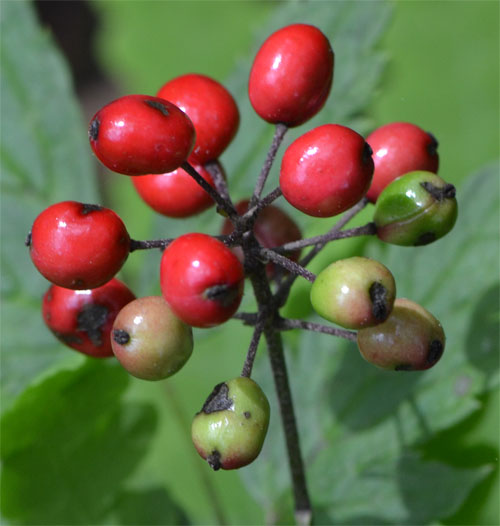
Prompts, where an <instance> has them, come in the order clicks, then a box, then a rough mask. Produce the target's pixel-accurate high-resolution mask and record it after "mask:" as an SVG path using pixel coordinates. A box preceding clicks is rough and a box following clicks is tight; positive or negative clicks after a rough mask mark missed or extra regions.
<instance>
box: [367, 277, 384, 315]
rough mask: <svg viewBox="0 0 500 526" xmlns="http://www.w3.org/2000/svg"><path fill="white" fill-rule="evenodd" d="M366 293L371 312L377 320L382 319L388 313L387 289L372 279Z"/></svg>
mask: <svg viewBox="0 0 500 526" xmlns="http://www.w3.org/2000/svg"><path fill="white" fill-rule="evenodd" d="M368 293H369V294H370V300H371V302H372V314H373V316H374V318H375V319H376V320H377V321H380V322H382V321H384V320H386V319H387V316H388V315H389V312H388V309H387V289H386V288H385V287H384V286H383V285H382V283H379V282H378V281H374V282H373V283H372V284H371V286H370V288H369V290H368Z"/></svg>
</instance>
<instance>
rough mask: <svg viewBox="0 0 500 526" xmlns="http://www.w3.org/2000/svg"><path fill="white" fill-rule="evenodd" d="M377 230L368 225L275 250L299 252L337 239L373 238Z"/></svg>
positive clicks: (310, 238)
mask: <svg viewBox="0 0 500 526" xmlns="http://www.w3.org/2000/svg"><path fill="white" fill-rule="evenodd" d="M376 231H377V228H376V227H375V223H367V224H366V225H363V226H358V227H356V228H350V229H348V230H341V231H340V232H337V231H335V232H328V233H327V234H323V235H321V236H314V237H308V238H306V239H299V240H298V241H292V242H290V243H285V244H284V245H280V246H279V247H273V250H275V251H276V252H289V251H292V250H297V249H299V248H304V247H310V246H311V245H317V244H319V243H328V242H330V241H335V240H337V239H346V238H348V237H357V236H371V235H373V234H375V233H376Z"/></svg>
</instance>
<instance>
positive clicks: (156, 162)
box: [27, 24, 457, 507]
mask: <svg viewBox="0 0 500 526" xmlns="http://www.w3.org/2000/svg"><path fill="white" fill-rule="evenodd" d="M333 70H334V53H333V50H332V48H331V46H330V43H329V41H328V39H327V38H326V37H325V35H324V34H323V33H322V32H321V31H320V30H319V29H317V28H316V27H313V26H310V25H306V24H294V25H290V26H287V27H284V28H282V29H280V30H279V31H277V32H275V33H274V34H272V35H271V36H270V37H269V38H268V39H267V40H266V41H265V42H264V43H263V45H262V47H261V48H260V50H259V52H258V53H257V55H256V57H255V60H254V63H253V65H252V68H251V71H250V78H249V85H248V91H249V98H250V101H251V104H252V106H253V108H254V109H255V111H256V112H257V114H258V115H259V116H260V117H262V118H263V119H264V120H266V121H267V122H269V123H272V124H275V125H276V131H275V136H274V139H273V143H272V145H271V147H270V150H269V153H268V157H267V159H266V160H265V163H264V166H263V169H262V172H261V174H260V175H259V177H258V178H257V181H256V186H255V190H254V193H253V195H251V196H249V197H248V199H245V200H243V201H241V202H239V203H237V204H233V202H232V200H231V197H230V195H229V191H228V180H227V178H226V175H225V173H224V170H223V168H222V166H221V164H220V162H219V161H218V158H219V156H220V155H221V154H222V153H223V152H224V150H225V149H226V147H227V146H228V145H229V144H230V142H231V140H232V139H233V137H234V136H235V134H236V132H237V129H238V126H239V112H238V108H237V105H236V103H235V101H234V99H233V97H232V96H231V94H230V93H229V92H228V91H227V89H226V88H225V87H224V86H222V85H221V84H220V83H218V82H217V81H215V80H213V79H211V78H209V77H206V76H203V75H197V74H189V75H183V76H181V77H178V78H175V79H173V80H170V81H168V82H167V83H166V84H165V85H163V86H162V87H161V88H160V90H159V91H158V93H157V96H155V97H153V96H149V95H128V96H124V97H121V98H119V99H117V100H115V101H113V102H111V103H109V104H108V105H106V106H104V107H103V108H102V109H100V110H99V111H98V112H97V113H96V114H95V116H94V117H93V118H92V120H91V122H90V126H89V139H90V146H91V147H92V149H93V151H94V153H95V155H96V156H97V157H98V159H99V160H100V161H101V162H102V163H103V164H104V165H105V166H106V167H107V168H109V169H110V170H113V171H115V172H119V173H122V174H125V175H129V176H132V177H131V178H132V181H133V184H134V187H135V189H136V190H137V192H138V194H139V195H140V196H141V198H142V199H143V200H144V201H145V202H146V203H147V204H148V205H149V206H150V207H151V208H152V209H153V210H155V211H156V212H158V213H160V214H163V215H165V216H168V217H174V218H182V217H189V216H192V215H195V214H198V213H200V212H201V211H203V210H205V209H207V208H208V207H210V206H212V205H213V204H216V205H217V208H216V209H217V212H219V213H220V214H221V215H223V216H224V217H225V220H224V223H223V226H222V229H221V233H220V235H217V236H209V235H206V234H201V233H187V234H185V235H181V236H180V237H178V238H177V239H160V240H154V241H137V240H133V239H131V238H130V236H129V234H128V232H127V229H126V227H125V225H124V224H123V222H122V221H121V219H120V218H119V217H118V216H117V215H116V214H115V213H114V212H113V211H112V210H109V209H106V208H104V207H102V206H99V205H88V204H82V203H76V202H72V201H65V202H61V203H57V204H54V205H52V206H49V207H48V208H47V209H46V210H44V211H43V212H42V213H41V214H40V215H39V216H38V217H37V218H36V219H35V221H34V223H33V228H32V230H31V232H30V234H29V236H28V239H27V244H28V246H29V250H30V255H31V258H32V261H33V263H34V265H35V266H36V268H37V269H38V270H39V271H40V273H41V274H42V275H43V276H45V277H46V278H47V279H48V280H49V281H50V282H51V283H52V285H51V287H50V288H49V290H48V292H47V293H46V295H45V297H44V300H43V316H44V320H45V322H46V324H47V326H48V327H49V328H50V329H51V330H52V331H53V332H54V334H55V335H56V336H57V337H58V338H59V339H60V340H61V341H62V342H64V343H65V344H67V345H68V346H70V347H72V348H73V349H76V350H78V351H80V352H83V353H85V354H87V355H89V356H94V357H107V356H113V355H114V356H115V357H116V358H117V359H118V361H119V362H120V363H121V364H122V365H123V367H124V368H125V369H126V370H127V371H129V372H130V373H131V374H132V375H134V376H136V377H138V378H142V379H146V380H160V379H163V378H167V377H168V376H171V375H172V374H175V373H176V372H178V371H179V370H180V369H181V368H182V367H183V365H184V364H185V363H186V362H187V360H188V359H189V357H190V356H191V353H192V350H193V335H192V329H191V327H200V328H209V327H214V326H217V325H220V324H222V323H224V322H226V321H227V320H228V319H230V318H237V319H240V320H242V321H243V322H244V323H245V324H247V325H251V326H254V334H253V337H252V340H251V342H250V346H249V349H248V353H247V355H246V358H245V361H244V364H243V370H242V373H241V376H240V377H237V378H234V379H232V380H228V381H226V382H223V383H220V384H218V385H217V386H216V387H215V388H214V390H213V392H212V393H211V394H210V396H209V397H208V398H207V400H206V402H205V403H204V404H203V407H202V409H201V410H200V412H199V413H198V414H197V415H196V416H195V418H194V421H193V426H192V437H193V442H194V444H195V446H196V449H197V450H198V452H199V453H200V455H201V456H202V457H203V458H205V459H206V460H207V461H208V463H209V464H210V466H212V467H213V468H214V469H219V468H223V469H234V468H239V467H242V466H244V465H246V464H248V463H250V462H252V461H253V460H254V459H255V458H256V457H257V455H258V454H259V452H260V450H261V447H262V444H263V442H264V438H265V434H266V431H267V427H268V422H269V403H268V401H267V398H266V396H265V394H264V393H263V392H262V390H261V388H260V387H259V386H258V385H257V384H256V383H255V382H254V381H253V380H251V379H250V376H251V372H252V364H253V360H254V358H255V354H256V350H257V345H258V343H259V339H260V337H261V336H262V335H264V337H265V338H266V340H267V343H268V346H269V352H270V356H271V364H272V367H273V372H274V376H275V381H276V387H277V391H278V398H279V401H280V404H281V408H282V412H283V419H284V421H285V428H286V430H287V431H286V432H287V436H288V437H291V438H290V439H289V440H288V448H289V456H290V457H295V468H294V470H292V471H293V479H294V485H295V486H296V487H300V486H301V485H303V486H304V484H305V482H304V480H303V474H302V475H301V474H300V471H301V469H302V467H301V461H300V460H299V467H298V468H297V458H296V457H297V456H298V457H299V459H300V450H298V451H297V449H298V443H297V441H296V440H295V438H294V436H295V435H296V427H295V420H294V415H293V407H291V403H290V402H291V399H290V394H289V390H288V389H289V388H288V382H287V381H286V368H285V362H284V358H283V356H282V346H281V336H280V332H281V331H283V330H288V329H293V328H303V329H308V330H316V331H319V332H323V333H329V334H333V335H336V336H340V337H344V338H348V339H351V340H357V342H358V346H359V350H360V352H361V355H362V356H363V358H364V359H366V360H367V361H369V362H371V363H372V364H374V365H376V366H378V367H381V368H385V369H392V370H399V371H403V370H404V371H408V370H422V369H427V368H429V367H431V366H433V365H434V364H435V363H436V362H437V361H438V360H439V358H440V357H441V355H442V353H443V350H444V345H445V336H444V332H443V329H442V328H441V325H440V323H439V322H438V320H436V319H435V318H434V317H433V316H432V315H431V314H430V313H429V312H427V311H426V310H425V309H424V308H423V307H421V306H420V305H417V304H415V303H414V302H412V301H410V300H408V299H402V298H397V297H396V284H395V280H394V277H393V276H392V274H391V272H390V270H389V269H388V268H386V267H385V266H384V265H383V264H382V263H379V262H378V261H374V260H372V259H368V258H365V257H352V258H348V259H344V260H340V261H335V262H332V263H331V264H330V265H329V266H327V267H326V268H325V269H324V270H322V271H321V272H320V273H319V274H318V275H317V276H315V275H314V274H312V273H311V272H310V271H309V270H307V268H306V265H307V264H308V263H309V262H310V261H311V260H312V258H313V257H314V256H315V255H316V254H317V253H318V252H319V251H320V250H321V249H322V248H323V247H324V246H325V245H326V244H327V243H329V242H331V241H333V240H335V239H339V238H345V237H351V236H356V235H377V236H378V237H379V238H380V239H381V240H382V241H384V242H386V243H392V244H397V245H405V246H417V245H424V244H427V243H430V242H432V241H435V240H436V239H439V238H440V237H442V236H443V235H445V234H446V233H447V232H448V231H449V230H450V229H451V228H452V227H453V224H454V222H455V219H456V215H457V203H456V199H455V189H454V187H453V186H452V185H450V184H447V183H446V182H445V181H444V180H443V179H441V178H440V177H439V176H438V175H436V172H437V169H438V154H437V141H436V139H435V138H434V136H432V135H431V134H429V133H426V132H424V131H423V130H422V129H421V128H419V127H418V126H416V125H413V124H409V123H404V122H396V123H391V124H387V125H385V126H382V127H381V128H378V129H377V130H375V131H374V132H373V133H372V134H371V135H370V136H368V137H367V138H366V139H365V138H364V137H362V136H361V135H360V134H358V133H357V132H356V131H354V130H352V129H350V128H348V127H346V126H342V125H340V124H325V125H323V126H319V127H316V128H314V129H312V130H309V131H307V132H306V133H304V134H303V135H301V136H300V137H298V138H297V139H296V140H295V141H293V142H292V143H291V144H290V145H289V146H288V148H287V149H286V151H285V152H284V154H283V157H282V161H281V168H280V177H279V187H278V188H276V189H274V190H273V191H271V192H270V193H269V194H267V195H266V196H264V197H262V191H263V188H264V185H265V182H266V178H267V176H268V174H269V171H270V168H271V165H272V163H273V160H274V158H275V156H276V153H277V151H278V148H279V146H280V143H281V141H282V140H283V137H284V136H285V134H286V131H287V129H288V128H290V127H294V126H298V125H300V124H303V123H304V122H306V121H308V120H309V119H310V118H311V117H313V116H314V115H315V114H316V113H318V112H319V110H320V109H321V108H322V107H323V105H324V104H325V101H326V99H327V97H328V95H329V92H330V88H331V86H332V82H333ZM281 195H283V196H284V197H285V199H286V200H287V201H288V202H289V203H290V204H291V205H292V206H293V207H294V208H295V209H297V210H299V211H301V212H303V213H304V214H308V215H310V216H314V217H334V216H337V215H338V214H341V213H342V212H346V211H347V212H346V214H344V215H343V216H342V218H341V219H340V220H339V222H338V223H337V224H336V225H335V226H334V227H333V228H332V229H331V230H330V231H329V232H327V233H326V234H324V235H321V236H316V237H314V238H308V239H302V235H301V232H300V229H299V228H298V226H297V225H296V223H295V222H294V221H293V219H292V218H291V217H289V216H288V215H287V214H286V213H285V212H283V211H282V210H280V209H279V208H278V207H276V206H275V205H273V204H271V203H273V201H275V200H276V199H277V198H279V197H280V196H281ZM369 202H371V203H374V216H373V222H370V223H368V224H366V225H364V226H362V227H357V228H353V229H350V230H348V229H344V226H345V225H346V223H347V222H348V221H349V220H350V219H351V218H352V217H354V215H355V214H356V213H357V212H359V211H360V210H361V209H362V208H364V207H365V206H367V205H368V203H369ZM306 247H311V248H310V250H309V252H308V253H307V254H306V255H305V256H303V257H302V258H301V251H302V249H304V248H306ZM150 248H159V249H161V250H162V251H163V254H162V258H161V265H160V269H159V282H160V287H161V293H162V295H161V296H151V297H145V298H138V299H136V298H135V296H134V295H133V293H132V292H131V291H130V290H128V288H127V287H126V286H125V285H124V284H123V283H121V282H120V281H118V280H117V279H116V278H115V277H114V276H115V275H116V273H117V272H118V271H119V270H120V268H121V267H122V265H123V264H124V263H125V261H126V259H127V257H128V255H129V253H130V252H133V251H135V250H139V249H150ZM298 276H301V277H303V278H305V279H308V280H309V281H311V282H312V287H311V304H312V306H313V307H314V309H315V310H316V312H317V313H318V314H319V315H320V316H321V317H323V318H325V319H326V320H328V321H330V322H333V323H334V324H336V325H338V326H340V327H341V328H337V327H333V326H329V325H321V324H317V323H311V322H307V321H303V320H292V319H286V318H283V317H282V316H281V315H280V309H281V307H282V306H283V305H284V304H285V302H286V300H287V298H288V295H289V292H290V289H291V286H292V284H293V282H294V280H295V279H296V278H297V277H298ZM245 278H249V280H250V282H251V285H252V287H253V290H254V293H255V296H256V299H257V304H258V310H257V312H255V313H245V312H237V311H238V308H239V305H240V302H241V299H242V296H243V291H244V287H245ZM283 378H285V381H283ZM294 440H295V442H296V444H295V445H294ZM294 448H296V450H294ZM297 453H298V455H297ZM297 495H298V497H297ZM296 498H298V499H302V502H300V503H298V504H297V505H298V506H299V507H300V506H301V507H306V504H307V499H308V497H307V491H306V489H305V488H304V487H303V488H302V490H300V489H299V490H297V491H296Z"/></svg>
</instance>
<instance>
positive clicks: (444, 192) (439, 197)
mask: <svg viewBox="0 0 500 526" xmlns="http://www.w3.org/2000/svg"><path fill="white" fill-rule="evenodd" d="M420 186H421V187H422V188H424V189H425V190H426V191H427V192H428V193H429V194H431V195H432V197H433V198H434V199H435V200H436V201H439V202H440V203H441V202H443V201H444V200H445V199H454V198H455V196H456V194H457V190H456V188H455V187H454V186H453V185H452V184H450V183H446V184H445V185H444V186H441V187H439V186H435V185H433V184H432V183H429V182H428V181H424V182H423V183H420Z"/></svg>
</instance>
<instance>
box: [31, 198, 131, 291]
mask: <svg viewBox="0 0 500 526" xmlns="http://www.w3.org/2000/svg"><path fill="white" fill-rule="evenodd" d="M28 244H29V248H30V256H31V259H32V261H33V263H34V264H35V267H36V268H37V269H38V271H39V272H40V273H41V274H42V275H43V276H44V277H45V278H47V279H48V280H49V281H51V282H52V283H54V284H55V285H59V286H60V287H65V288H67V289H79V290H83V289H93V288H96V287H100V286H101V285H104V283H106V282H107V281H109V280H110V279H111V278H112V277H113V276H114V275H115V274H116V273H117V272H118V271H119V270H120V269H121V267H122V265H123V263H125V260H126V259H127V256H128V254H129V249H130V237H129V235H128V232H127V229H126V228H125V225H124V224H123V222H122V220H121V219H120V218H119V217H118V215H117V214H115V212H113V211H112V210H110V209H108V208H104V207H102V206H99V205H89V204H84V203H78V202H76V201H63V202H61V203H56V204H54V205H52V206H49V207H48V208H46V209H45V210H44V211H43V212H42V213H41V214H40V215H39V216H38V217H37V218H36V219H35V221H34V223H33V227H32V229H31V235H30V236H28Z"/></svg>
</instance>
